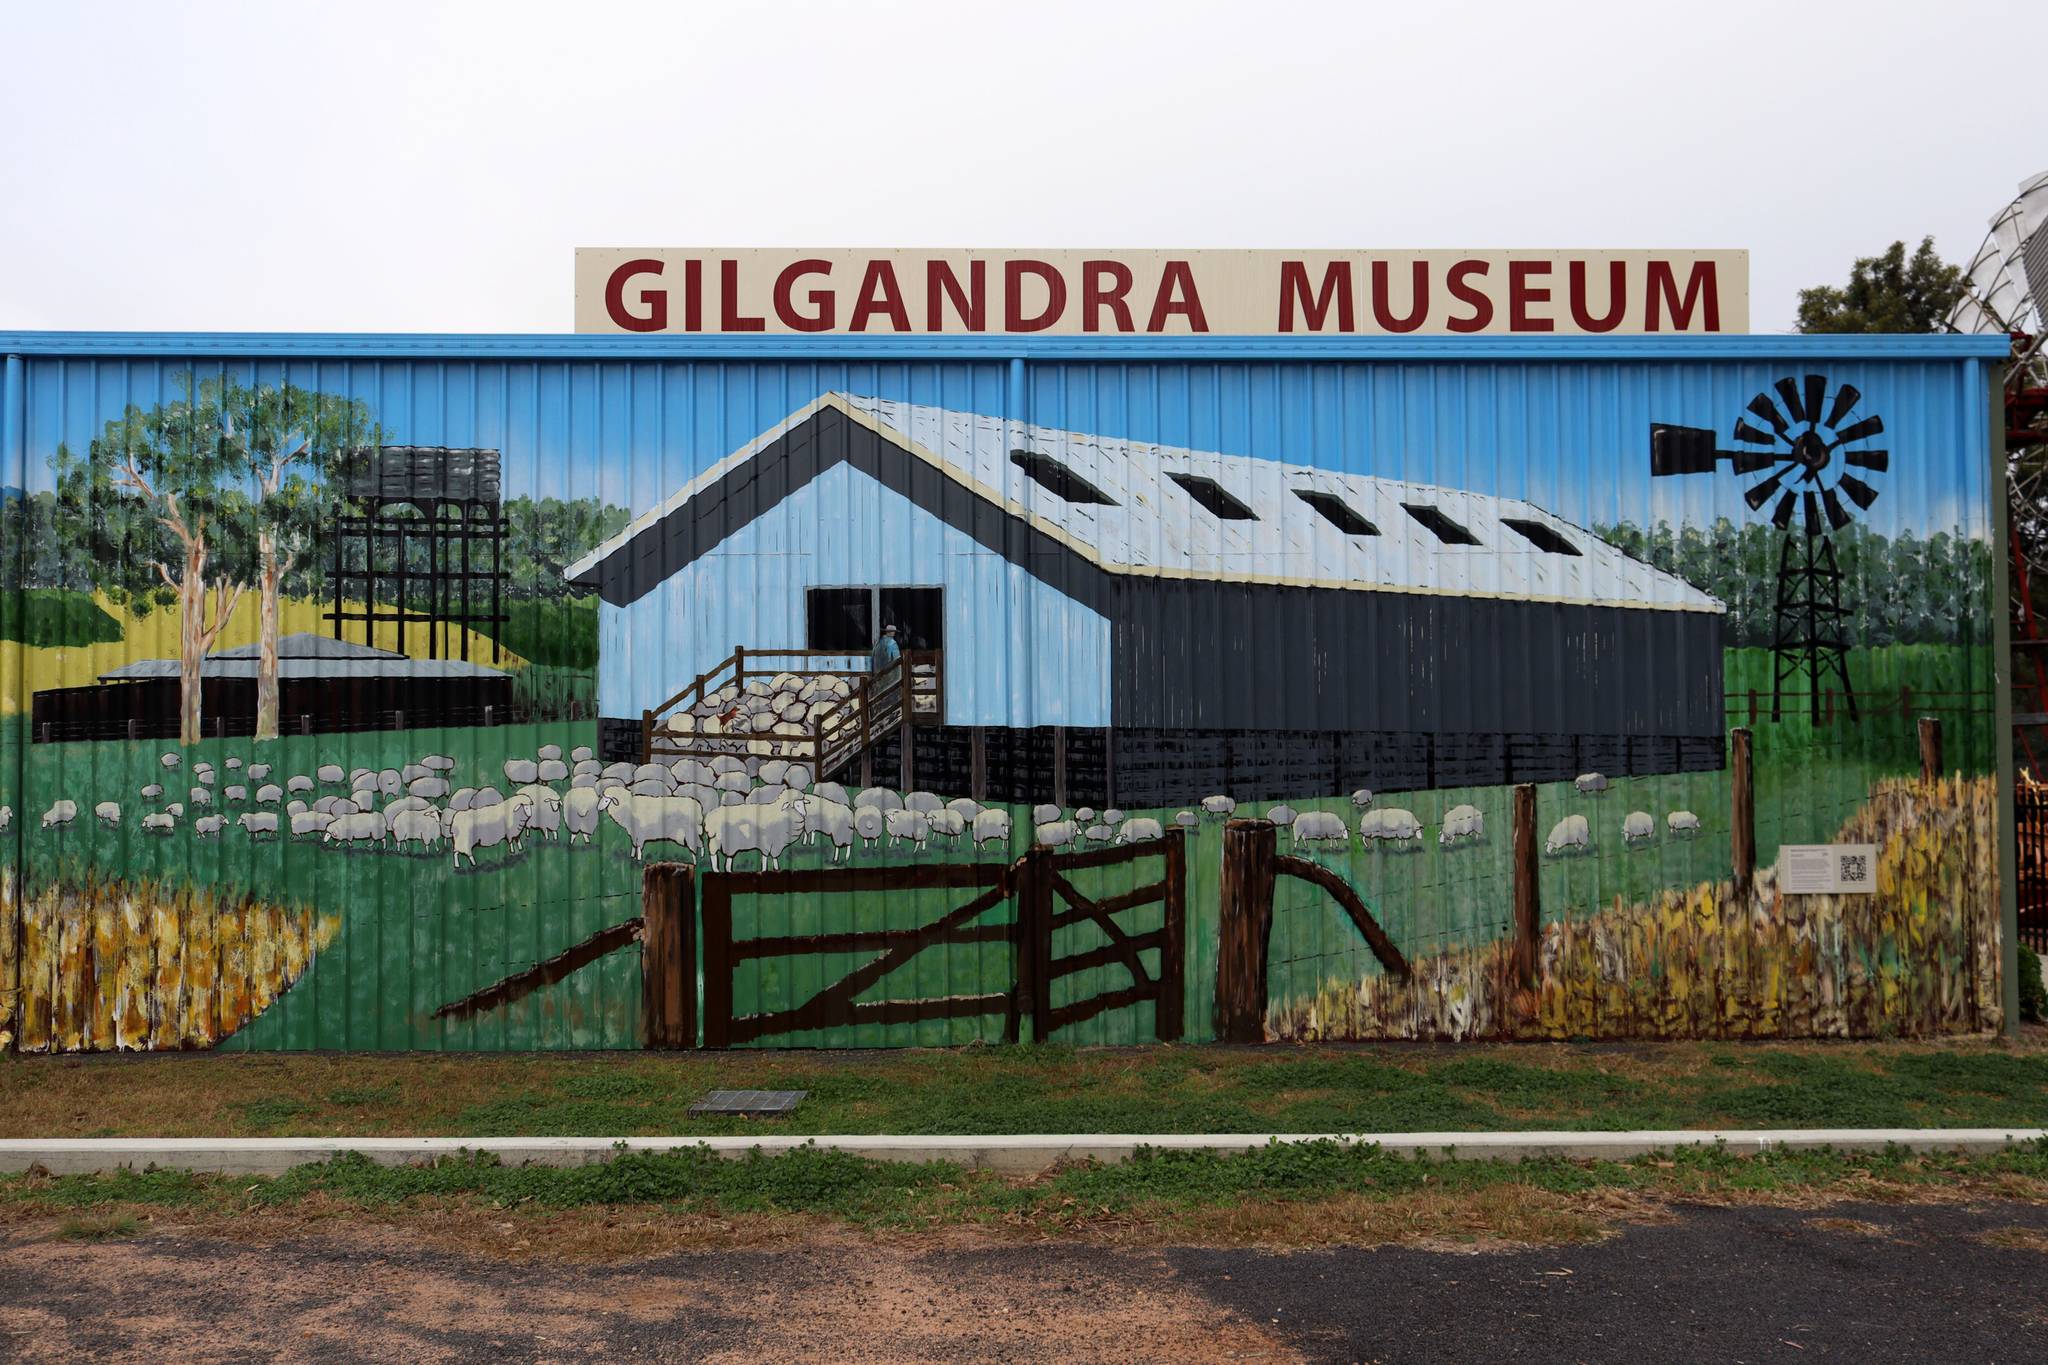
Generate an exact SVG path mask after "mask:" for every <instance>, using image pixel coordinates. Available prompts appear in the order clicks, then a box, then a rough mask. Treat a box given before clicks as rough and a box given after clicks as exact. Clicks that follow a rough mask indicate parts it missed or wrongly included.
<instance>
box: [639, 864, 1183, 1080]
mask: <svg viewBox="0 0 2048 1365" xmlns="http://www.w3.org/2000/svg"><path fill="white" fill-rule="evenodd" d="M1150 859H1158V860H1159V862H1160V863H1161V870H1160V875H1159V878H1158V880H1157V881H1151V882H1147V883H1145V884H1144V885H1141V886H1137V887H1133V888H1131V889H1130V890H1128V891H1123V892H1120V893H1117V894H1114V895H1108V896H1102V897H1090V896H1087V895H1085V894H1083V893H1082V892H1081V891H1080V890H1079V889H1078V888H1076V887H1075V885H1074V883H1073V880H1072V874H1073V873H1075V872H1078V871H1080V870H1082V869H1086V868H1101V867H1109V866H1114V865H1118V864H1124V863H1136V862H1139V861H1142V860H1150ZM701 881H702V886H703V903H702V907H701V914H700V917H701V921H702V930H703V932H702V941H703V945H704V1008H703V1023H704V1039H703V1046H704V1047H706V1048H725V1047H739V1046H743V1045H745V1044H748V1043H754V1042H759V1041H761V1040H762V1039H765V1038H771V1037H773V1036H775V1035H778V1034H789V1033H797V1032H808V1031H817V1030H829V1029H835V1028H849V1027H854V1026H858V1025H863V1024H880V1025H895V1024H916V1023H920V1022H923V1021H925V1020H932V1019H954V1018H974V1017H981V1016H985V1015H991V1014H1001V1015H1002V1016H1003V1037H1004V1039H1005V1041H1008V1042H1017V1041H1019V1040H1020V1039H1022V1038H1023V1037H1024V1036H1025V1030H1024V1023H1025V1021H1026V1020H1027V1019H1028V1020H1029V1021H1030V1033H1029V1036H1030V1037H1031V1039H1032V1040H1034V1041H1044V1040H1046V1039H1048V1038H1050V1037H1051V1036H1053V1035H1054V1034H1055V1033H1057V1032H1058V1030H1060V1029H1062V1028H1065V1027H1068V1026H1070V1025H1073V1024H1078V1023H1080V1022H1082V1021H1083V1020H1086V1019H1092V1018H1094V1017H1095V1016H1096V1015H1098V1014H1101V1013H1103V1012H1104V1011H1107V1010H1112V1009H1117V1008H1121V1007H1124V1006H1128V1005H1139V1004H1143V1003H1145V1002H1147V1001H1150V1002H1151V1003H1152V1006H1153V1033H1154V1035H1155V1036H1156V1037H1157V1038H1158V1039H1159V1040H1160V1041H1162V1042H1168V1041H1172V1040H1174V1039H1177V1038H1179V1037H1180V1036H1181V1032H1182V1029H1183V1027H1184V1020H1183V991H1184V980H1183V978H1184V972H1185V961H1186V954H1185V945H1186V921H1187V906H1186V891H1185V888H1186V885H1187V869H1186V849H1185V841H1184V837H1183V835H1182V834H1181V832H1180V831H1178V830H1175V831H1173V832H1171V833H1169V834H1167V835H1166V836H1165V837H1164V838H1162V839H1158V840H1154V841H1149V842H1145V843H1139V844H1132V845H1128V846H1119V847H1112V848H1104V849H1096V850H1092V851H1089V852H1084V853H1068V854H1061V853H1057V852H1055V851H1053V850H1051V849H1047V848H1042V847H1039V848H1033V849H1031V850H1030V851H1029V852H1027V853H1025V854H1024V855H1023V856H1022V857H1020V858H1018V859H1017V860H1016V861H1015V862H1011V863H938V862H934V863H917V864H911V865H906V866H895V867H845V868H811V869H803V870H792V871H783V872H772V871H761V872H710V873H705V874H703V875H702V877H701ZM933 889H937V890H947V891H956V892H958V893H959V894H960V900H959V902H958V903H957V904H955V905H953V906H951V907H950V908H949V909H947V910H946V911H945V913H943V914H941V915H939V916H938V917H937V918H934V919H931V920H928V921H926V922H925V923H923V924H920V925H918V926H916V927H914V928H907V929H855V930H848V931H845V932H839V933H815V934H784V935H763V936H756V937H744V938H743V937H739V936H737V935H736V934H735V932H734V925H733V902H734V900H735V898H738V897H743V896H800V897H830V896H842V895H856V894H862V893H868V894H883V895H888V894H901V893H907V892H912V891H919V890H933ZM1155 904H1156V905H1159V906H1160V907H1161V910H1162V912H1161V916H1160V919H1161V922H1160V924H1159V925H1158V927H1156V928H1152V929H1149V930H1143V931H1133V930H1132V928H1130V927H1129V926H1128V925H1127V924H1125V923H1124V922H1122V921H1121V920H1120V919H1119V917H1120V916H1123V915H1126V914H1128V913H1129V912H1132V911H1135V910H1138V909H1140V908H1141V907H1145V906H1150V905H1155ZM1005 906H1009V907H1013V908H1012V912H1011V913H1010V914H1007V915H1004V914H1001V913H1000V912H1001V911H1002V910H1003V908H1004V907H1005ZM1084 925H1089V926H1093V927H1094V928H1095V929H1097V930H1098V931H1099V932H1100V934H1101V937H1102V938H1103V940H1104V942H1102V943H1101V944H1099V945H1097V946H1094V947H1088V948H1082V949H1080V950H1078V951H1067V952H1061V951H1060V948H1061V943H1060V940H1061V939H1062V938H1066V939H1069V940H1071V938H1072V937H1073V935H1072V933H1070V932H1069V931H1072V930H1076V929H1079V928H1080V927H1081V926H1084ZM986 943H1001V944H1006V945H1008V947H1009V948H1010V971H1009V980H1008V982H1007V985H1006V987H1005V989H1003V990H1000V991H981V992H969V993H955V994H946V995H931V996H919V997H915V998H909V999H893V1000H862V999H861V998H860V997H861V996H862V995H864V994H866V993H867V992H868V991H870V990H871V989H873V988H874V987H875V986H877V985H879V984H881V983H882V982H883V981H885V980H886V979H887V978H889V977H890V976H891V975H893V974H894V973H897V972H899V971H902V970H903V969H904V968H906V967H908V966H909V965H910V964H911V963H912V962H913V961H914V960H915V959H916V958H917V957H918V956H919V955H920V954H922V953H924V952H926V951H928V950H930V949H933V948H937V947H941V946H943V945H948V944H986ZM1152 950H1156V951H1157V952H1158V954H1159V966H1158V968H1157V970H1156V971H1148V970H1147V968H1146V965H1145V962H1144V959H1143V956H1142V955H1143V954H1144V953H1146V952H1147V951H1152ZM846 953H852V954H865V953H871V954H873V956H872V957H869V958H868V959H867V960H866V961H864V962H863V963H861V965H860V966H858V967H856V968H855V969H854V970H852V971H851V972H848V973H847V974H846V975H845V976H843V977H841V978H840V979H839V980H837V981H834V982H832V983H831V984H829V985H827V986H825V987H823V988H822V989H820V990H818V991H816V992H814V993H812V994H811V995H810V996H809V997H808V998H806V999H804V1000H803V1001H801V1002H799V1003H796V1004H793V1005H789V1006H787V1007H783V1008H776V1009H765V1010H761V1011H757V1012H754V1013H745V1014H742V1013H737V1012H736V1010H735V1001H734V978H735V975H736V973H737V972H738V971H739V969H740V968H741V966H742V964H744V963H747V962H750V961H756V960H763V959H799V958H803V957H807V956H816V955H820V954H846ZM665 956H667V957H668V959H669V964H670V965H664V966H663V967H661V968H658V969H657V968H655V967H654V964H653V962H652V961H651V960H650V963H649V969H650V970H651V971H659V973H660V974H662V975H664V976H675V977H677V978H678V979H679V980H680V979H681V969H682V962H683V961H686V960H687V958H686V957H683V956H681V955H665ZM1110 965H1121V966H1122V967H1123V968H1124V969H1125V971H1126V973H1127V974H1128V976H1129V978H1130V984H1129V985H1127V986H1125V987H1123V988H1121V989H1116V990H1106V991H1101V992H1098V993H1096V994H1093V995H1088V996H1085V997H1082V998H1078V999H1067V1000H1064V1001H1062V1002H1060V1003H1059V1004H1057V1005H1056V1004H1054V1003H1053V1000H1054V990H1053V987H1054V985H1055V984H1056V983H1058V982H1060V981H1062V980H1065V979H1067V978H1069V977H1072V976H1074V975H1076V974H1078V973H1081V972H1084V971H1089V970H1091V969H1094V968H1098V967H1103V966H1110ZM650 992H651V994H658V995H660V996H661V998H662V999H663V1000H664V1001H670V1000H673V999H675V998H676V997H678V996H679V995H682V994H689V992H688V990H687V988H685V989H683V990H682V991H680V992H678V991H675V990H673V989H671V988H669V987H661V988H655V987H650ZM681 1016H682V1010H681V1008H680V1002H679V1001H678V1002H677V1004H676V1006H673V1007H671V1017H672V1018H673V1021H674V1023H673V1025H672V1026H670V1027H664V1028H662V1029H660V1030H659V1031H658V1032H657V1031H656V1030H653V1029H650V1031H649V1034H648V1041H649V1045H650V1046H657V1047H658V1046H672V1047H673V1046H689V1045H690V1042H689V1041H687V1035H688V1032H691V1031H693V1030H688V1029H687V1028H686V1026H683V1025H682V1019H681Z"/></svg>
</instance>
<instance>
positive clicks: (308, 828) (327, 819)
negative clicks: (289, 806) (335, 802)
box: [291, 810, 334, 839]
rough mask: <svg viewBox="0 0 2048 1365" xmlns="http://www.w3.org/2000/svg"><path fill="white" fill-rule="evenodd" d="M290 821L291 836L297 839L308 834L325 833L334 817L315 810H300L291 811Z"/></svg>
mask: <svg viewBox="0 0 2048 1365" xmlns="http://www.w3.org/2000/svg"><path fill="white" fill-rule="evenodd" d="M291 821H292V837H293V838H294V839H297V838H301V837H303V836H305V835H308V834H325V833H326V832H327V826H328V825H329V824H331V823H333V821H334V817H333V816H331V815H322V814H321V813H320V812H319V811H317V810H302V811H294V812H292V816H291Z"/></svg>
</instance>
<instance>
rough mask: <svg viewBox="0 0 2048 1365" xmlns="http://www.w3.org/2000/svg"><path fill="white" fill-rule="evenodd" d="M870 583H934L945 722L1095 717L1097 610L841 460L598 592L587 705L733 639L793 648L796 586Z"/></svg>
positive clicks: (626, 695) (1099, 670)
mask: <svg viewBox="0 0 2048 1365" xmlns="http://www.w3.org/2000/svg"><path fill="white" fill-rule="evenodd" d="M869 584H880V585H902V586H937V587H942V588H944V589H945V594H946V596H945V604H946V640H945V668H946V679H945V684H946V692H945V695H946V721H947V723H948V724H952V725H1013V726H1031V725H1077V726H1083V725H1107V724H1108V723H1109V720H1110V710H1109V621H1108V619H1107V618H1105V617H1103V616H1101V615H1099V614H1097V613H1096V612H1093V611H1091V610H1089V609H1088V608H1087V607H1084V606H1082V605H1080V604H1079V603H1077V602H1074V601H1072V600H1071V599H1069V598H1067V597H1065V596H1064V595H1062V594H1061V593H1059V592H1058V591H1056V590H1055V589H1053V588H1051V587H1048V586H1047V585H1046V584H1044V583H1042V582H1040V581H1039V580H1038V579H1036V578H1033V577H1032V576H1031V575H1029V574H1027V573H1026V572H1025V571H1024V570H1023V569H1021V568H1019V567H1018V566H1016V565H1014V564H1011V563H1010V562H1008V561H1007V560H1005V559H1003V558H1002V557H1001V556H1000V555H997V554H994V553H991V552H990V551H988V550H985V549H983V548H982V547H981V546H979V545H977V544H975V543H974V541H973V540H972V539H970V538H969V537H968V536H966V535H964V534H963V533H961V532H960V531H958V530H955V529H954V528H953V527H950V526H948V525H946V524H945V523H944V522H942V521H940V520H939V519H938V518H937V517H935V516H933V515H932V514H931V513H929V512H926V511H924V510H923V509H922V508H920V507H917V506H916V505H914V504H913V503H911V502H909V501H908V500H907V499H905V498H903V497H901V496H899V495H897V494H895V493H892V492H890V491H889V490H888V489H886V488H884V487H882V485H880V484H879V483H876V482H875V481H874V480H873V479H871V478H869V477H868V476H867V475H865V474H862V473H860V472H858V471H857V470H855V469H853V468H851V467H850V466H847V465H843V464H842V465H839V466H837V467H836V468H834V469H832V470H830V471H828V472H827V473H826V474H824V475H823V476H822V477H820V478H818V479H816V480H813V481H812V482H811V483H809V484H807V485H806V486H805V487H804V488H803V489H801V490H800V491H798V492H797V493H796V494H795V495H794V496H792V497H790V498H788V499H786V500H785V501H784V502H782V503H781V504H780V505H779V506H777V507H776V508H775V509H774V510H772V511H770V512H769V513H767V514H766V515H765V516H762V517H760V518H758V519H756V520H755V521H753V522H750V523H749V524H747V525H746V526H743V527H741V528H740V529H738V530H737V531H735V532H734V533H733V534H732V535H730V536H728V537H727V538H726V539H725V540H724V541H723V542H721V543H720V545H719V546H718V548H717V549H716V550H714V551H712V552H711V553H709V554H707V555H704V556H703V557H701V558H699V559H698V560H697V561H695V562H694V563H692V564H690V565H689V566H688V567H686V568H683V569H681V570H679V571H677V572H676V573H675V574H674V575H673V576H671V577H670V578H668V579H667V580H666V581H664V582H663V583H662V585H661V587H659V588H657V589H656V590H655V591H653V592H651V593H648V594H647V595H646V596H645V597H642V598H640V599H639V600H638V601H636V602H634V603H633V604H631V605H630V606H625V607H614V606H612V605H610V604H609V603H607V604H605V605H604V607H603V608H602V611H603V617H602V622H601V625H600V629H599V650H600V657H601V659H602V660H603V666H602V668H601V670H600V673H599V681H598V704H599V710H600V713H601V714H603V715H607V716H617V717H620V718H630V717H635V716H638V715H639V714H640V713H641V711H643V710H646V709H648V708H651V707H655V706H659V705H660V704H661V703H662V702H663V701H665V700H667V699H668V698H669V697H671V696H673V695H674V694H675V693H677V692H679V691H681V690H682V688H683V687H684V686H685V685H686V684H688V683H689V682H690V680H691V679H693V678H695V677H696V676H697V675H698V674H699V673H702V672H705V671H706V670H708V669H710V668H711V667H712V666H713V665H715V664H717V663H718V662H719V661H720V660H721V659H724V658H725V657H726V656H727V655H729V654H731V653H732V651H733V646H734V645H744V646H746V647H747V648H748V649H749V650H761V649H775V648H785V649H788V648H794V649H801V648H803V647H804V638H805V630H804V626H805V622H804V591H805V589H807V588H811V587H828V586H855V585H869ZM767 666H769V667H774V666H775V664H774V662H773V661H772V660H770V661H768V665H767Z"/></svg>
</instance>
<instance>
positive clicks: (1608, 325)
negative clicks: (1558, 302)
mask: <svg viewBox="0 0 2048 1365" xmlns="http://www.w3.org/2000/svg"><path fill="white" fill-rule="evenodd" d="M1570 281H1571V282H1570V284H1569V286H1568V288H1567V294H1568V296H1569V297H1570V299H1571V302H1572V325H1573V326H1574V327H1577V328H1578V329H1579V330H1580V331H1582V332H1611V331H1613V330H1614V329H1615V328H1617V327H1619V326H1620V325H1621V315H1622V314H1623V313H1624V312H1626V311H1627V310H1628V267H1627V266H1625V265H1623V264H1622V263H1621V262H1620V261H1616V262H1614V263H1613V264H1612V265H1609V266H1608V267H1607V311H1606V313H1604V314H1603V315H1601V316H1600V317H1597V318H1596V317H1594V316H1593V314H1592V311H1591V310H1590V309H1588V308H1587V307H1586V263H1585V262H1584V261H1573V262H1572V268H1571V274H1570Z"/></svg>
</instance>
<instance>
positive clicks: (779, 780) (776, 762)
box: [755, 758, 796, 787]
mask: <svg viewBox="0 0 2048 1365" xmlns="http://www.w3.org/2000/svg"><path fill="white" fill-rule="evenodd" d="M795 766H796V765H795V764H793V763H791V762H790V761H789V760H788V759H786V758H771V759H769V760H768V761H767V762H766V763H763V764H762V765H761V770H760V771H759V772H758V773H756V774H755V776H756V777H758V778H760V779H761V780H762V781H763V782H764V783H766V784H767V785H769V786H771V787H783V786H787V785H788V778H789V770H790V769H791V768H793V767H795Z"/></svg>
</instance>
